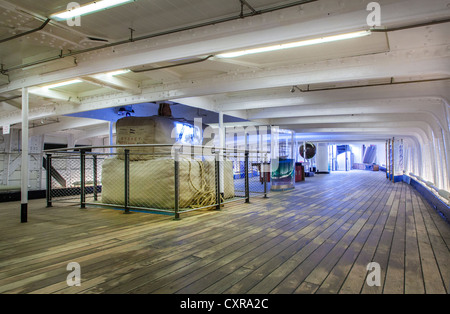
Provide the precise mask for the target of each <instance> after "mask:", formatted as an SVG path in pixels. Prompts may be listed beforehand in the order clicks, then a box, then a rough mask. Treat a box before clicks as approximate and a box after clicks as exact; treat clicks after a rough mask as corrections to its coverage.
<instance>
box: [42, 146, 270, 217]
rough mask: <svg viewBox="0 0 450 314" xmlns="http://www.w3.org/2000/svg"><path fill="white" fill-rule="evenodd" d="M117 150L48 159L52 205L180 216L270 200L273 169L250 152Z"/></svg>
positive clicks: (69, 154)
mask: <svg viewBox="0 0 450 314" xmlns="http://www.w3.org/2000/svg"><path fill="white" fill-rule="evenodd" d="M128 148H129V147H121V149H117V152H118V153H115V154H96V153H90V152H85V151H80V152H77V151H75V152H66V153H64V154H63V153H60V154H58V153H54V154H53V155H50V154H48V155H47V157H48V164H47V168H48V169H50V170H48V173H49V171H50V172H51V173H52V175H51V176H49V177H50V181H48V182H47V189H48V193H47V194H48V199H47V201H48V204H51V202H52V201H55V202H59V201H70V202H74V203H80V205H81V207H85V206H86V205H93V204H95V205H99V206H102V205H104V206H114V207H117V208H122V209H124V210H125V212H129V211H130V210H148V211H152V212H153V211H154V212H165V213H169V214H174V215H175V217H177V216H178V215H179V213H182V212H187V211H191V210H198V209H205V208H206V209H212V208H215V209H219V208H220V207H221V205H222V204H224V203H227V202H231V201H236V200H242V199H245V200H246V202H248V201H249V199H250V195H261V194H263V193H264V195H266V194H267V193H268V191H269V189H268V184H269V182H268V181H269V180H266V179H267V176H264V174H266V175H267V173H266V172H265V169H267V167H266V164H265V162H264V160H263V159H261V158H260V156H261V155H255V156H252V155H251V154H249V153H246V152H244V151H239V152H237V151H232V152H228V151H216V150H210V151H209V152H210V153H206V154H205V153H203V154H201V155H195V154H193V153H190V152H189V151H188V152H186V151H183V150H181V149H180V150H173V149H171V150H170V151H169V150H168V147H167V146H164V147H161V149H156V148H159V147H153V148H154V149H153V150H152V151H151V152H150V150H148V149H147V150H143V149H139V150H130V149H128Z"/></svg>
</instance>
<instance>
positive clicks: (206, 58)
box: [131, 55, 214, 73]
mask: <svg viewBox="0 0 450 314" xmlns="http://www.w3.org/2000/svg"><path fill="white" fill-rule="evenodd" d="M212 57H214V55H209V56H207V57H205V58H202V59H199V60H194V61H187V62H183V63H177V64H171V65H165V66H161V67H156V68H150V69H143V70H131V72H133V73H143V72H150V71H156V70H163V69H168V68H174V67H178V66H182V65H189V64H195V63H201V62H205V61H207V60H209V59H211V58H212Z"/></svg>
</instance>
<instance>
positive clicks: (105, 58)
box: [0, 0, 450, 142]
mask: <svg viewBox="0 0 450 314" xmlns="http://www.w3.org/2000/svg"><path fill="white" fill-rule="evenodd" d="M87 2H89V1H78V3H80V4H85V3H87ZM246 2H247V3H248V4H249V5H250V6H251V8H253V9H254V10H255V12H256V13H258V14H254V15H253V16H252V9H251V8H250V6H246V5H244V7H243V11H242V13H243V14H245V17H244V18H240V14H241V2H240V1H239V0H227V1H223V0H195V1H194V0H189V1H188V0H170V1H168V0H136V1H134V2H132V3H129V4H125V5H122V6H118V7H115V8H111V9H108V10H105V11H101V12H97V13H93V14H90V15H87V16H83V17H81V26H79V27H76V26H72V27H71V26H68V25H67V24H66V23H65V22H55V21H51V22H50V23H49V24H48V25H46V26H45V27H44V28H43V29H42V30H40V31H37V32H34V33H32V34H28V35H25V36H22V37H18V38H14V39H12V40H8V41H5V42H2V43H0V63H1V64H2V70H3V74H4V75H0V109H1V111H0V126H1V125H6V124H11V125H16V126H20V121H21V115H20V111H21V98H20V95H21V89H22V87H28V88H29V91H30V93H31V94H30V124H32V123H33V121H34V122H36V121H44V120H42V119H53V120H49V121H51V122H52V123H51V124H49V126H47V125H46V126H45V127H46V128H45V129H44V126H41V127H42V129H41V130H40V131H39V126H37V127H36V125H37V124H36V123H35V124H34V125H33V126H34V127H35V129H37V130H36V131H35V132H36V134H39V132H58V131H62V130H67V129H70V130H79V131H83V130H86V128H88V127H95V128H97V129H99V130H100V129H102V128H103V129H104V130H105V131H104V132H105V133H107V132H108V131H109V129H108V128H107V126H105V121H107V120H109V119H107V118H105V116H98V117H97V116H95V115H92V114H89V112H91V111H94V110H110V111H111V112H112V111H113V110H114V109H112V108H116V107H120V106H126V105H136V106H138V105H139V108H146V107H148V110H143V111H142V112H143V113H148V112H153V111H154V110H155V108H157V103H158V102H162V101H172V102H174V103H178V104H180V105H185V106H187V107H184V106H183V108H184V109H183V110H179V109H178V111H177V110H175V111H176V112H177V114H179V115H184V117H185V118H189V119H190V118H192V117H194V116H195V115H196V114H199V113H200V111H199V110H202V112H203V117H206V116H207V117H208V118H207V119H208V121H207V122H208V123H212V124H213V123H214V119H216V117H217V113H218V112H220V111H222V112H224V114H225V115H226V117H227V120H226V121H229V122H236V121H250V122H253V123H256V124H258V123H259V124H263V125H277V126H280V127H282V128H287V129H292V130H295V131H296V132H297V133H298V136H299V138H304V139H312V140H315V139H317V140H323V141H330V142H333V141H341V140H348V141H354V140H371V141H383V140H385V139H387V138H392V137H394V136H396V137H398V136H400V137H410V138H412V139H414V140H419V141H426V140H430V138H431V136H432V134H434V133H436V132H439V131H441V132H442V131H444V132H449V130H448V126H449V116H448V115H449V112H450V111H449V105H448V104H449V99H450V80H449V79H450V61H449V60H450V58H449V57H450V36H449V35H448V34H449V31H450V22H448V19H449V16H450V0H431V1H419V0H408V1H401V0H383V1H378V3H380V5H381V8H382V11H381V18H382V19H381V22H382V25H381V26H380V27H377V29H379V30H384V31H378V32H373V33H372V35H370V36H367V37H362V38H358V39H351V40H346V41H340V42H334V43H327V44H321V45H316V46H309V47H301V48H295V49H289V50H283V51H277V52H268V53H261V54H255V55H248V56H243V57H238V58H233V59H220V58H218V57H217V55H218V54H219V53H222V52H229V51H236V50H242V49H248V48H253V47H262V46H267V45H273V44H279V43H287V42H293V41H298V40H304V39H311V38H317V37H322V36H328V35H335V34H342V33H349V32H354V31H360V30H367V29H370V27H369V26H368V25H367V22H366V18H367V16H368V14H369V13H370V12H369V11H367V10H366V8H367V4H368V3H369V2H371V1H362V0H361V1H353V0H319V1H311V2H309V3H304V4H300V2H302V1H272V0H247V1H246ZM303 2H308V1H303ZM67 3H68V1H61V0H44V1H27V0H14V1H13V0H0V17H1V19H0V41H1V40H3V39H7V38H9V37H11V36H15V35H17V34H20V33H23V32H26V31H29V30H31V29H34V28H37V27H39V26H40V25H42V24H43V23H44V21H45V20H46V19H47V18H48V17H49V16H50V15H51V14H52V13H55V12H58V11H61V10H64V9H65V7H66V5H67ZM290 5H292V6H290ZM283 6H286V7H285V8H281V7H283ZM262 12H264V13H262ZM259 13H260V14H259ZM224 20H227V21H226V22H225V21H224ZM443 21H446V22H443ZM208 23H211V25H209V24H208ZM130 29H133V34H132V35H133V41H131V37H130V36H131V30H130ZM99 39H101V40H99ZM94 48H97V49H94ZM89 49H91V50H89ZM60 56H62V57H61V58H60ZM45 60H52V61H49V62H43V61H45ZM202 60H204V61H202ZM36 61H37V64H35V62H36ZM193 61H198V62H196V63H192V64H185V65H183V64H184V63H190V62H193ZM173 65H178V66H173ZM168 66H170V67H168ZM120 69H128V70H131V71H130V72H129V73H126V74H122V75H118V76H115V77H111V76H107V75H105V73H107V72H110V71H114V70H120ZM142 71H143V72H142ZM75 78H76V79H80V80H82V82H81V83H77V84H72V85H68V86H64V87H60V88H55V89H51V90H45V89H42V88H41V87H42V86H45V85H48V84H50V83H56V82H60V81H67V80H70V79H75ZM293 86H296V87H295V88H294V90H295V92H294V93H292V92H291V89H292V87H293ZM108 108H111V109H108ZM179 108H181V107H179ZM102 112H104V111H102ZM71 114H75V117H74V116H71V117H67V116H66V115H71ZM199 115H200V114H199ZM58 117H60V119H59V120H58V119H57V120H55V119H56V118H58ZM180 118H182V117H180ZM93 119H94V120H96V121H95V122H92V120H93ZM55 121H56V122H55ZM439 127H440V129H439ZM433 132H434V133H433ZM92 134H94V133H92ZM95 134H96V135H97V134H101V132H100V131H99V132H96V133H95Z"/></svg>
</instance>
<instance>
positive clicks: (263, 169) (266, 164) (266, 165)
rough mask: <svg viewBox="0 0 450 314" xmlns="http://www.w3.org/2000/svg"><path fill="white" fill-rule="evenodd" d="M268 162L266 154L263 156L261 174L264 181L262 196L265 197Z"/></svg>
mask: <svg viewBox="0 0 450 314" xmlns="http://www.w3.org/2000/svg"><path fill="white" fill-rule="evenodd" d="M266 167H268V163H267V156H266V158H264V162H263V163H262V166H261V168H262V171H263V172H262V175H263V183H264V198H267V171H266V170H267V169H266Z"/></svg>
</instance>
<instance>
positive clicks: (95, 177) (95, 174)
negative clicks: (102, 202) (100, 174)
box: [92, 155, 98, 201]
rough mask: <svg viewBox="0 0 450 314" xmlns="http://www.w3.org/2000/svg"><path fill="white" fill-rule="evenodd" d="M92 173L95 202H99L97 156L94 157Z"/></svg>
mask: <svg viewBox="0 0 450 314" xmlns="http://www.w3.org/2000/svg"><path fill="white" fill-rule="evenodd" d="M92 172H93V176H94V201H98V191H97V184H98V182H97V156H96V155H93V156H92Z"/></svg>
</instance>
